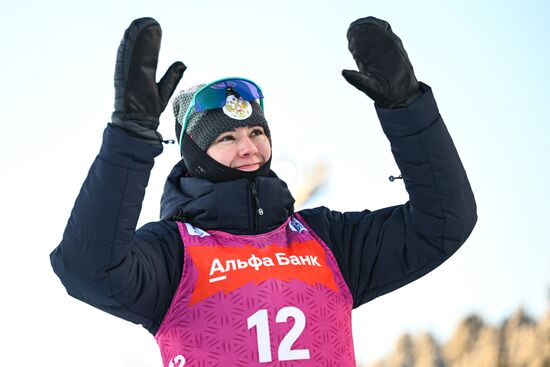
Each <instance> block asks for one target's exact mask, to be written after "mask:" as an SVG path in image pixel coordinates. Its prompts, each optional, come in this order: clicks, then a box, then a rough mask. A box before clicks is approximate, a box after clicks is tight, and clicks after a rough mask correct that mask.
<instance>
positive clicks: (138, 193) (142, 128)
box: [50, 18, 185, 329]
mask: <svg viewBox="0 0 550 367" xmlns="http://www.w3.org/2000/svg"><path fill="white" fill-rule="evenodd" d="M160 40H161V30H160V26H159V24H158V23H157V22H156V21H155V20H154V19H151V18H142V19H137V20H135V21H134V22H132V24H131V25H130V27H129V28H128V29H127V30H126V32H125V34H124V37H123V39H122V41H121V43H120V47H119V49H118V54H117V62H116V69H115V110H114V113H113V115H112V124H109V125H108V126H107V128H106V129H105V132H104V135H103V144H102V146H101V149H100V152H99V154H98V156H97V158H96V159H95V161H94V163H93V164H92V166H91V168H90V171H89V173H88V176H87V178H86V180H85V181H84V184H83V185H82V189H81V191H80V194H79V195H78V198H77V199H76V202H75V205H74V208H73V210H72V212H71V216H70V218H69V221H68V223H67V227H66V228H65V232H64V234H63V239H62V241H61V243H60V244H59V246H58V247H57V248H56V249H55V250H54V251H53V252H52V254H51V255H50V260H51V264H52V266H53V269H54V271H55V272H56V274H57V275H58V276H59V278H60V279H61V281H62V282H63V284H64V285H65V287H66V289H67V291H68V293H69V294H71V295H72V296H74V297H76V298H78V299H80V300H83V301H84V302H87V303H89V304H91V305H93V306H95V307H97V308H100V309H102V310H105V311H107V312H109V313H111V314H114V315H116V316H119V317H122V318H124V319H127V320H129V321H133V322H135V323H140V324H143V325H144V326H145V327H147V328H148V329H153V328H154V327H155V325H153V323H154V322H155V320H153V319H155V315H156V314H158V313H159V312H160V311H162V310H165V309H166V308H167V305H165V304H163V303H165V302H166V297H159V295H158V292H159V287H157V286H156V285H157V284H163V287H164V289H169V288H171V287H172V288H174V289H175V287H177V283H178V281H179V279H170V275H169V274H167V272H166V271H165V270H163V269H164V268H165V262H166V261H167V259H172V261H175V262H177V259H176V258H177V255H176V254H175V252H176V251H177V246H174V243H179V241H180V240H179V236H178V235H177V231H174V228H173V226H172V225H170V224H169V223H167V222H158V223H153V224H149V225H146V226H145V227H143V228H141V229H140V230H138V231H137V232H136V225H137V221H138V218H139V214H140V211H141V204H142V201H143V197H144V195H145V188H146V186H147V183H148V180H149V175H150V171H151V169H152V167H153V164H154V158H155V157H156V156H157V155H159V154H160V153H161V152H162V137H161V136H160V134H159V133H158V132H157V131H156V129H157V127H158V124H159V116H160V114H161V113H162V112H163V110H164V109H165V107H166V105H167V103H168V100H169V99H170V96H171V95H172V93H173V92H174V89H175V88H176V86H177V84H178V82H179V80H180V79H181V77H182V75H183V72H184V70H185V66H184V65H183V64H182V63H181V62H176V63H174V64H173V65H172V66H171V67H170V68H169V69H168V71H167V72H166V74H165V75H164V77H163V78H162V79H161V81H160V82H159V83H157V82H156V79H155V78H156V68H157V61H158V54H159V49H160ZM160 289H161V290H162V288H160ZM168 302H169V299H168Z"/></svg>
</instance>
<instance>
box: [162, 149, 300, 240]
mask: <svg viewBox="0 0 550 367" xmlns="http://www.w3.org/2000/svg"><path fill="white" fill-rule="evenodd" d="M293 205H294V198H293V197H292V194H291V193H290V191H289V190H288V187H287V185H286V183H285V182H284V181H282V180H281V179H279V178H278V177H277V176H276V175H275V173H274V172H272V171H271V172H270V174H269V175H268V176H266V177H261V176H260V177H255V178H253V179H238V180H233V181H225V182H218V183H214V182H211V181H208V180H205V179H201V178H196V177H189V176H188V175H187V168H186V167H185V163H184V162H183V160H181V161H180V162H179V163H178V164H176V166H175V167H174V168H173V169H172V172H171V173H170V175H169V176H168V179H167V180H166V184H165V186H164V193H163V195H162V199H161V219H163V220H178V221H182V222H187V223H191V224H192V225H194V226H196V227H198V228H201V229H204V230H220V231H224V232H230V233H234V234H258V233H265V232H269V231H271V230H274V229H275V228H277V227H278V226H280V225H281V224H282V223H283V222H284V221H285V220H286V219H287V218H288V217H289V216H290V215H291V214H292V213H293Z"/></svg>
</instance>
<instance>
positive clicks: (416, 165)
mask: <svg viewBox="0 0 550 367" xmlns="http://www.w3.org/2000/svg"><path fill="white" fill-rule="evenodd" d="M347 37H348V41H349V48H350V51H351V53H352V55H353V56H354V58H355V60H356V63H357V66H358V68H359V71H351V70H344V72H343V75H344V77H345V78H346V80H348V81H349V82H350V83H351V84H352V85H354V86H355V87H357V88H358V89H359V90H361V91H363V92H365V93H366V94H367V95H368V96H369V97H370V98H372V99H373V100H374V101H375V107H376V110H377V113H378V116H379V118H380V122H381V124H382V128H383V129H384V132H385V134H386V135H387V137H388V139H389V140H390V143H391V146H392V152H393V154H394V156H395V159H396V162H397V164H398V166H399V168H400V169H401V173H402V177H403V180H404V183H405V186H406V188H407V191H408V193H409V195H410V200H409V201H408V202H407V203H405V204H403V205H398V206H394V207H389V208H383V209H379V210H376V211H372V212H371V211H369V210H364V211H362V212H346V213H340V212H336V211H331V210H329V209H327V208H325V207H319V208H314V209H307V210H301V211H299V212H294V208H293V203H294V199H293V198H292V195H291V193H290V192H289V190H288V188H287V186H286V184H285V183H284V182H283V181H281V180H280V179H279V178H277V176H276V175H275V173H274V172H272V171H271V170H270V162H271V135H270V131H269V126H268V124H267V121H266V119H265V117H264V114H263V95H262V92H261V89H260V88H259V87H258V86H257V85H256V84H255V83H254V82H252V81H250V80H247V79H242V78H225V79H222V80H216V81H214V82H211V83H208V84H204V85H201V86H198V87H194V88H191V89H188V90H185V91H183V92H181V93H180V94H179V95H178V96H176V98H175V99H174V112H175V117H176V134H177V136H178V140H179V144H180V148H181V153H182V158H183V159H182V160H181V161H180V162H179V163H178V164H177V165H176V166H175V167H174V169H173V170H172V172H171V174H170V175H169V177H168V179H167V181H166V186H165V192H164V194H163V197H162V205H161V220H160V221H158V222H153V223H148V224H146V225H144V226H143V227H141V228H139V229H137V230H136V228H135V227H136V223H137V220H138V217H139V213H140V210H141V203H142V200H143V196H144V193H145V187H146V185H147V182H148V179H149V173H150V170H151V168H152V166H153V160H154V157H156V156H157V155H159V154H160V153H161V152H162V144H161V143H162V137H161V136H160V134H158V132H157V131H156V129H157V127H158V121H159V120H158V119H159V116H160V114H161V113H162V111H163V110H164V108H165V107H166V104H167V103H168V100H169V99H170V97H171V95H172V94H173V92H174V90H175V88H176V85H177V84H178V82H179V80H180V79H181V77H182V75H183V72H184V70H185V66H184V65H183V64H182V63H179V62H177V63H174V64H173V65H172V66H171V67H170V68H169V69H168V71H167V73H166V74H165V76H164V77H163V78H162V79H161V81H160V82H159V83H158V84H157V83H156V81H155V74H156V66H157V60H158V53H159V49H160V38H161V35H160V26H159V25H158V23H157V22H156V21H154V20H153V19H151V18H143V19H138V20H136V21H134V22H133V23H132V24H131V25H130V27H129V28H128V30H127V31H126V33H125V35H124V38H123V40H122V42H121V45H120V47H119V51H118V57H117V66H116V72H115V90H116V99H115V112H114V113H113V116H112V123H111V124H109V125H108V126H107V128H106V130H105V133H104V139H103V144H102V147H101V150H100V152H99V155H98V157H97V158H96V160H95V162H94V163H93V165H92V167H91V169H90V172H89V174H88V177H87V179H86V181H85V182H84V184H83V187H82V190H81V192H80V195H79V196H78V198H77V201H76V203H75V207H74V209H73V211H72V213H71V217H70V219H69V222H68V225H67V228H66V230H65V233H64V235H63V240H62V242H61V244H60V245H59V246H58V247H57V248H56V249H55V250H54V251H53V253H52V254H51V262H52V266H53V268H54V270H55V272H56V273H57V274H58V276H59V277H60V279H61V281H62V282H63V284H64V285H65V287H66V288H67V291H68V292H69V294H71V295H72V296H74V297H76V298H78V299H81V300H83V301H84V302H87V303H89V304H91V305H93V306H94V307H97V308H100V309H102V310H104V311H106V312H109V313H111V314H113V315H116V316H119V317H121V318H124V319H126V320H129V321H132V322H134V323H138V324H141V325H143V326H144V327H145V328H146V329H147V330H149V332H151V333H152V334H153V335H155V338H156V339H157V342H158V344H159V346H160V349H161V355H162V359H163V362H164V366H183V365H186V366H188V365H189V366H203V365H215V366H217V365H220V366H221V365H223V366H253V365H261V366H271V365H273V366H275V365H279V364H280V363H281V362H283V361H284V365H286V366H333V365H337V366H355V359H354V352H353V342H352V336H351V310H352V308H355V307H358V306H360V305H362V304H364V303H366V302H368V301H370V300H372V299H374V298H376V297H378V296H380V295H383V294H385V293H388V292H390V291H392V290H395V289H397V288H399V287H401V286H403V285H405V284H407V283H409V282H411V281H413V280H415V279H417V278H419V277H421V276H423V275H424V274H426V273H428V272H429V271H431V270H433V269H434V268H435V267H437V266H438V265H440V264H441V263H442V262H443V261H445V260H446V259H447V258H448V257H449V256H451V255H452V254H453V253H454V252H455V251H456V250H457V249H458V248H459V247H460V246H461V245H462V244H463V243H464V241H465V240H466V238H467V237H468V236H469V234H470V233H471V231H472V229H473V227H474V225H475V222H476V219H477V215H476V206H475V201H474V197H473V194H472V191H471V188H470V185H469V183H468V179H467V177H466V173H465V172H464V169H463V167H462V164H461V162H460V158H459V156H458V154H457V152H456V149H455V148H454V145H453V142H452V140H451V138H450V136H449V134H448V132H447V130H446V127H445V125H444V123H443V120H442V118H441V116H440V115H439V112H438V109H437V106H436V104H435V100H434V98H433V94H432V92H431V89H430V88H429V87H428V86H427V85H425V84H422V83H419V82H418V81H417V80H416V77H415V76H414V72H413V69H412V65H411V64H410V62H409V60H408V57H407V54H406V52H405V50H404V48H403V45H402V43H401V41H400V39H399V38H398V37H397V36H396V35H395V34H394V33H393V32H392V30H391V28H390V26H389V24H388V23H386V22H384V21H382V20H379V19H376V18H373V17H368V18H362V19H358V20H357V21H355V22H353V23H352V24H351V25H350V28H349V30H348V34H347Z"/></svg>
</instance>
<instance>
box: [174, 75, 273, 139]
mask: <svg viewBox="0 0 550 367" xmlns="http://www.w3.org/2000/svg"><path fill="white" fill-rule="evenodd" d="M231 91H233V92H236V93H237V94H238V95H239V97H241V98H242V99H244V100H246V101H249V102H250V101H254V100H259V102H260V107H261V108H262V110H263V108H264V101H263V98H264V96H263V94H262V89H261V88H260V87H259V86H258V84H256V83H254V82H253V81H252V80H249V79H244V78H223V79H218V80H215V81H213V82H212V83H209V84H206V85H204V86H202V87H201V88H199V90H197V92H195V95H194V96H193V99H192V100H191V103H189V107H187V111H186V112H185V115H183V116H184V117H183V119H182V121H183V122H182V127H181V134H180V137H179V139H180V144H181V143H182V142H183V134H184V132H185V129H186V127H187V120H188V119H189V115H191V111H193V107H194V108H195V112H202V111H207V110H212V109H214V108H222V107H223V106H225V102H226V100H227V96H228V94H229V93H230V92H231Z"/></svg>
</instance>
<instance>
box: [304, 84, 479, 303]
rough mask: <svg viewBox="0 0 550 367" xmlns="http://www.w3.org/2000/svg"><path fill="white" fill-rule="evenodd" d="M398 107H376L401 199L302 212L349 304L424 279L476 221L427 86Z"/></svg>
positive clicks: (473, 206) (471, 198) (465, 183)
mask: <svg viewBox="0 0 550 367" xmlns="http://www.w3.org/2000/svg"><path fill="white" fill-rule="evenodd" d="M421 87H422V89H423V94H422V95H421V96H420V97H419V98H417V99H416V100H415V101H414V102H413V103H412V104H411V105H409V106H408V107H406V108H399V109H384V108H378V107H377V113H378V117H379V119H380V122H381V124H382V128H383V130H384V133H385V134H386V136H387V137H388V139H389V141H390V143H391V149H392V153H393V155H394V157H395V160H396V162H397V165H398V166H399V169H400V170H401V175H402V177H403V181H404V183H405V187H406V189H407V192H408V194H409V201H408V202H407V203H405V204H403V205H399V206H394V207H389V208H384V209H380V210H376V211H372V212H371V211H369V210H365V211H362V212H346V213H340V212H336V211H330V210H329V209H327V208H324V207H321V208H315V209H309V210H304V211H302V212H301V213H300V214H302V216H303V218H304V220H305V221H306V222H307V223H308V224H309V226H310V227H311V228H312V229H313V230H314V231H315V232H316V233H317V234H318V235H319V236H320V237H321V239H322V240H323V241H324V242H325V243H326V244H327V245H328V246H329V247H330V248H331V250H332V252H333V253H334V255H335V257H336V260H337V262H338V264H339V266H340V269H341V271H342V274H343V276H344V278H345V280H346V282H347V284H348V286H349V288H350V290H351V292H352V295H353V299H354V307H358V306H360V305H361V304H363V303H366V302H368V301H370V300H372V299H374V298H376V297H378V296H381V295H383V294H385V293H388V292H391V291H393V290H395V289H397V288H399V287H401V286H403V285H405V284H407V283H410V282H412V281H414V280H415V279H418V278H420V277H421V276H423V275H425V274H427V273H428V272H430V271H431V270H433V269H434V268H436V267H437V266H439V265H440V264H441V263H442V262H443V261H445V260H446V259H447V258H449V257H450V256H451V255H452V254H453V253H454V252H455V251H456V250H457V249H458V248H459V247H460V246H461V245H462V244H463V243H464V242H465V241H466V239H467V238H468V236H469V235H470V233H471V231H472V230H473V228H474V226H475V223H476V221H477V213H476V203H475V200H474V196H473V193H472V190H471V188H470V184H469V182H468V178H467V177H466V172H465V171H464V168H463V166H462V163H461V161H460V158H459V156H458V153H457V151H456V149H455V146H454V144H453V141H452V139H451V137H450V135H449V133H448V131H447V128H446V127H445V124H444V123H443V119H442V118H441V116H440V114H439V111H438V108H437V105H436V103H435V100H434V97H433V94H432V91H431V89H430V87H428V86H427V85H425V84H421Z"/></svg>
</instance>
